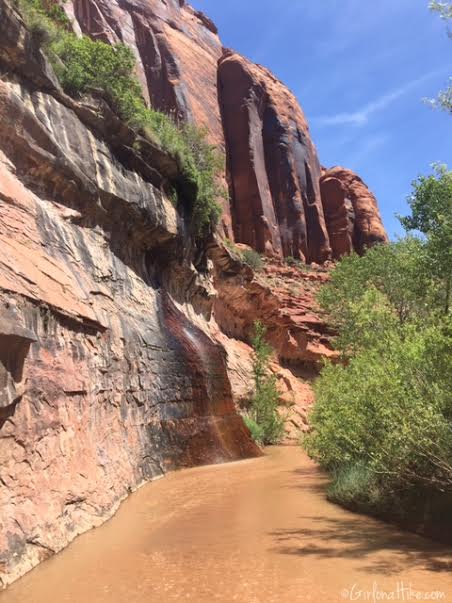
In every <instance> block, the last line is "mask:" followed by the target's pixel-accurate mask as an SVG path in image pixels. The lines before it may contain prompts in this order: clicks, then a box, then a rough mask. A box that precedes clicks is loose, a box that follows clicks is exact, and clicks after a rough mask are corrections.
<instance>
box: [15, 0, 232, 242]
mask: <svg viewBox="0 0 452 603" xmlns="http://www.w3.org/2000/svg"><path fill="white" fill-rule="evenodd" d="M18 6H19V8H20V10H21V12H22V15H23V17H24V19H25V20H26V22H27V24H28V26H29V28H30V31H31V32H32V34H33V36H34V37H35V39H36V41H37V42H38V43H39V44H40V45H41V46H42V48H43V50H44V51H45V52H46V54H47V55H48V57H49V59H50V61H51V62H52V65H53V67H54V69H55V73H56V75H57V76H58V78H59V80H60V83H61V85H62V87H63V89H64V90H65V92H67V93H68V94H70V95H71V96H74V97H77V96H79V95H81V94H84V93H89V92H92V91H94V90H98V91H101V93H102V95H103V96H104V98H106V100H108V102H109V104H110V105H111V107H112V108H113V109H114V110H115V111H116V112H117V113H118V114H119V115H120V117H121V118H122V119H124V120H125V121H126V122H127V123H128V124H129V125H130V126H131V127H132V128H134V129H136V130H139V131H141V132H142V133H144V134H145V135H147V136H148V137H149V138H150V139H151V140H153V141H154V142H155V143H157V144H159V145H160V146H161V147H162V148H163V149H164V150H166V151H167V152H168V153H170V154H171V155H173V156H174V157H176V158H177V159H178V161H179V164H180V166H181V170H182V173H183V175H184V177H185V178H186V179H187V180H188V181H189V182H190V184H191V185H192V186H193V187H194V189H195V190H196V196H195V201H194V204H193V208H192V220H193V227H194V231H195V234H196V235H199V236H202V235H205V234H206V233H207V232H208V231H210V230H212V229H213V228H214V227H215V225H216V224H217V223H218V220H219V217H220V215H221V208H220V205H219V204H218V199H220V198H221V197H224V196H225V191H224V188H223V187H222V186H221V185H220V176H221V174H222V172H223V163H224V161H223V158H222V156H221V154H220V153H219V152H218V150H217V149H216V147H215V146H214V145H211V144H209V142H208V140H207V134H208V132H207V130H206V129H205V128H199V127H197V126H195V125H193V124H186V123H181V124H179V123H177V122H176V120H174V119H173V118H172V117H170V116H168V115H166V114H164V113H162V112H160V111H156V110H154V109H152V108H149V107H147V106H146V103H145V101H144V99H143V96H142V93H141V86H140V83H139V82H138V80H137V79H136V76H135V69H136V61H135V56H134V54H133V52H132V50H131V49H130V48H128V47H127V46H125V45H124V44H115V45H110V44H106V43H104V42H102V41H98V40H96V41H95V40H92V39H91V38H89V37H87V36H81V37H77V36H76V35H75V34H73V33H72V32H71V31H69V25H70V22H69V20H68V18H67V17H66V14H65V13H64V10H63V9H62V8H61V7H60V6H58V5H56V4H53V3H51V2H47V0H18Z"/></svg>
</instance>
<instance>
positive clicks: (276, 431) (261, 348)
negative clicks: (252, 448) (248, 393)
mask: <svg viewBox="0 0 452 603" xmlns="http://www.w3.org/2000/svg"><path fill="white" fill-rule="evenodd" d="M254 330H255V334H254V337H253V340H252V344H253V349H254V361H253V374H254V385H255V393H254V396H253V398H252V400H251V404H250V409H249V413H248V415H247V416H246V417H245V422H246V423H247V425H248V427H249V428H250V431H251V433H252V435H253V437H254V438H255V439H256V440H257V441H258V442H259V443H261V444H277V443H278V442H279V441H280V440H281V438H282V435H283V432H284V419H283V418H282V417H281V416H280V415H279V413H278V401H279V394H278V389H277V386H276V377H275V376H274V375H269V363H270V358H271V356H272V353H273V350H272V348H271V346H270V345H269V344H268V343H267V342H266V341H265V334H266V328H265V326H264V325H263V324H262V323H261V322H260V321H256V322H255V323H254Z"/></svg>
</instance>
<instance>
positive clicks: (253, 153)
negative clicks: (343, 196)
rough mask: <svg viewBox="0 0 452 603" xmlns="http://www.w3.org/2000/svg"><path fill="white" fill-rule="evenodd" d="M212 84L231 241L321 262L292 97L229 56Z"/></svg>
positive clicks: (325, 248) (314, 196)
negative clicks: (219, 120)
mask: <svg viewBox="0 0 452 603" xmlns="http://www.w3.org/2000/svg"><path fill="white" fill-rule="evenodd" d="M218 81H219V100H220V106H221V110H222V115H223V126H224V132H225V138H226V145H227V160H228V170H229V177H230V182H231V198H232V212H231V213H232V216H233V224H234V233H235V239H236V241H238V242H240V243H246V244H248V245H250V246H251V247H253V248H255V249H257V250H258V251H260V252H265V253H267V254H270V255H272V254H274V255H278V256H293V257H296V258H301V259H303V260H307V261H309V262H310V261H315V262H322V261H324V260H326V259H328V257H329V255H330V246H329V242H328V233H327V230H326V226H325V220H324V217H323V209H322V203H321V198H320V189H319V178H320V165H319V161H318V158H317V153H316V150H315V147H314V145H313V144H312V141H311V138H310V135H309V130H308V126H307V123H306V120H305V118H304V115H303V113H302V111H301V109H300V106H299V104H298V102H297V100H296V99H295V97H294V96H293V95H292V94H291V93H290V92H289V91H288V90H287V88H286V87H285V86H284V85H283V84H282V83H281V82H280V81H279V80H277V79H276V78H275V77H274V76H273V75H272V74H271V73H270V72H269V71H268V70H267V69H264V68H263V67H260V66H258V65H254V64H253V63H250V62H249V61H247V60H246V59H244V58H243V57H241V56H240V55H238V54H235V53H229V52H227V53H226V54H225V55H224V56H223V58H222V59H221V60H220V63H219V69H218Z"/></svg>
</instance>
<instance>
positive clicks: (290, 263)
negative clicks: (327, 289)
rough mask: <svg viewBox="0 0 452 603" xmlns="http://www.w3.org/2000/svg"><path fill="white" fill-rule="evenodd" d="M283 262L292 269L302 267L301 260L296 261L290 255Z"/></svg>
mask: <svg viewBox="0 0 452 603" xmlns="http://www.w3.org/2000/svg"><path fill="white" fill-rule="evenodd" d="M284 261H285V263H286V264H287V265H288V266H291V267H292V268H301V266H302V265H303V263H302V261H301V260H298V259H297V258H294V257H292V256H291V255H289V256H287V257H286V258H285V260H284Z"/></svg>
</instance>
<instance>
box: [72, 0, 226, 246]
mask: <svg viewBox="0 0 452 603" xmlns="http://www.w3.org/2000/svg"><path fill="white" fill-rule="evenodd" d="M63 7H64V9H65V11H66V13H67V14H68V16H69V17H70V18H71V20H72V22H73V24H74V28H75V29H76V30H78V31H79V32H83V33H85V34H87V35H90V36H92V37H93V38H94V39H100V40H103V41H105V42H108V43H111V44H114V43H118V42H122V43H124V44H126V45H127V46H129V47H130V48H131V49H132V50H133V52H134V54H135V56H136V59H137V75H138V78H139V80H140V82H141V84H142V89H143V93H144V96H145V98H146V99H147V101H148V102H150V103H151V104H152V106H153V107H154V108H156V109H158V110H160V111H163V112H165V113H168V114H171V115H173V116H174V117H175V118H176V119H183V120H189V121H194V122H196V123H197V124H199V125H200V126H205V127H206V128H207V130H208V133H209V138H210V140H211V142H212V143H214V144H216V145H217V146H219V147H220V149H223V148H224V137H223V127H222V123H221V117H220V110H219V106H218V98H217V96H218V95H217V63H218V60H219V59H220V57H221V56H222V53H223V49H222V45H221V41H220V39H219V37H218V32H217V28H216V27H215V25H214V24H213V23H212V21H211V20H210V19H209V18H208V17H207V16H206V15H204V14H203V13H202V12H200V11H196V10H194V9H193V8H192V7H191V6H190V5H188V4H186V3H185V2H184V0H165V1H163V0H127V1H126V2H124V1H122V0H70V1H68V2H66V3H65V4H64V5H63ZM224 184H225V187H226V182H224ZM219 201H220V202H221V203H222V206H223V216H222V229H223V231H224V234H225V235H226V236H228V237H229V238H230V239H232V238H233V232H232V226H231V215H230V208H229V203H227V202H225V201H223V200H221V199H219Z"/></svg>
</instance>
